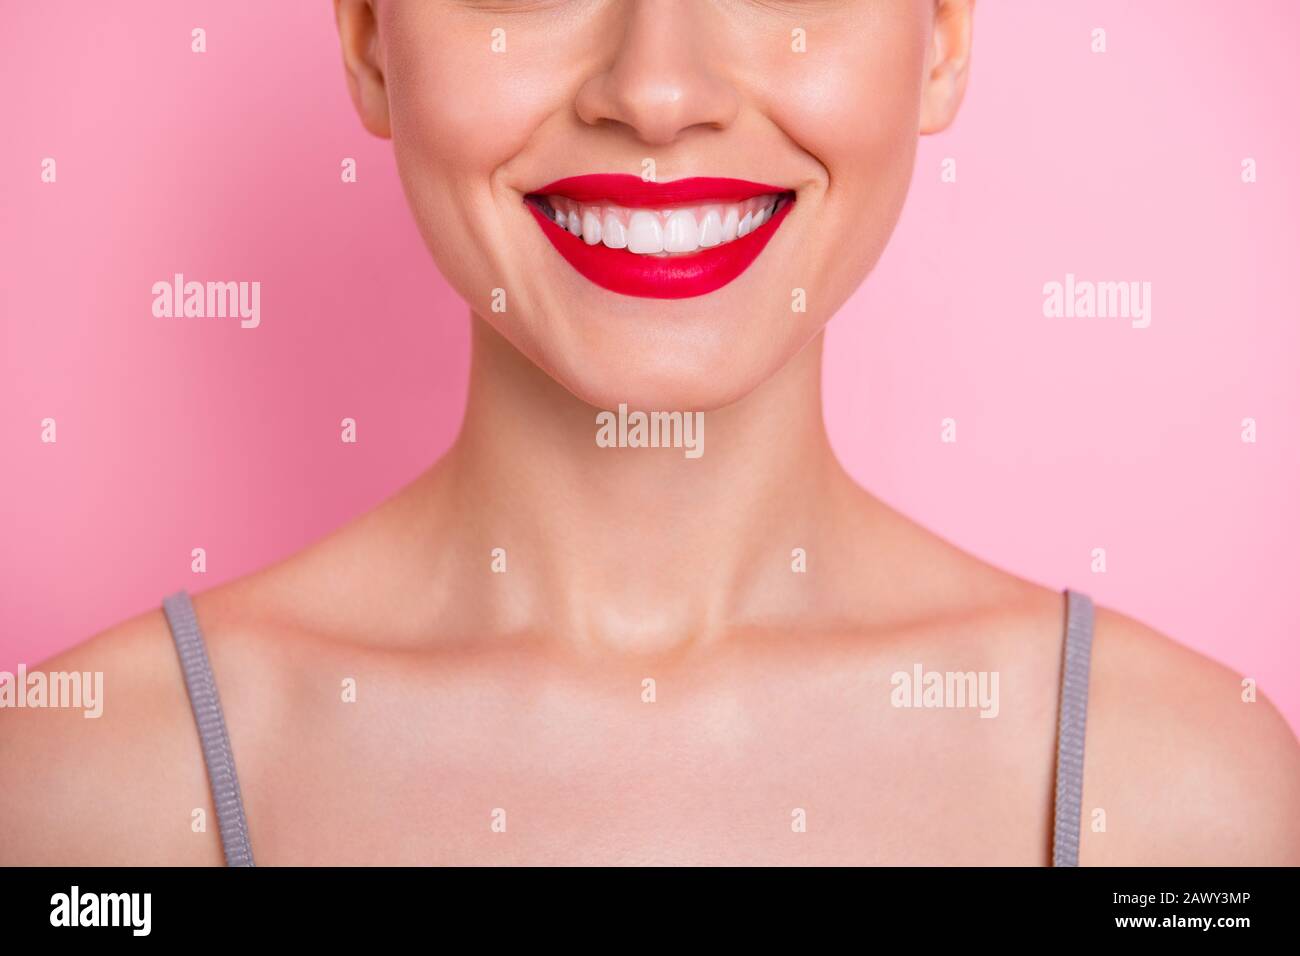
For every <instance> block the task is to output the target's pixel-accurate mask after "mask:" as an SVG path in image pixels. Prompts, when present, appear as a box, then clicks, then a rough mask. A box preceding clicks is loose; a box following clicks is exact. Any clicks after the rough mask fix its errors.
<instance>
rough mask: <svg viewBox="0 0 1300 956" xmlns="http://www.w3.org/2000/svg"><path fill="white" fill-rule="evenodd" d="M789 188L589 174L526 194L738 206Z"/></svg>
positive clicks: (586, 200) (723, 180) (724, 180)
mask: <svg viewBox="0 0 1300 956" xmlns="http://www.w3.org/2000/svg"><path fill="white" fill-rule="evenodd" d="M791 191H792V190H791V189H790V188H789V187H788V186H773V185H771V184H768V183H755V182H751V181H749V180H747V179H731V178H728V177H725V176H692V177H689V178H687V179H674V180H671V181H669V182H664V183H656V182H646V181H645V180H644V179H642V178H641V177H639V176H629V175H627V174H625V173H591V174H588V175H585V176H568V177H566V178H564V179H557V180H556V181H555V182H553V183H548V184H547V185H545V186H542V187H540V188H538V189H534V190H532V191H531V192H529V193H528V195H530V196H567V197H568V198H569V199H572V200H573V201H574V202H580V203H599V202H606V203H611V204H613V205H617V206H650V207H657V206H671V205H675V204H677V203H693V202H707V201H713V202H741V201H743V200H745V199H752V198H753V197H754V196H767V195H771V194H773V193H786V192H791Z"/></svg>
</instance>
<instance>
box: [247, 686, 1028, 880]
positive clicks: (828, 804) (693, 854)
mask: <svg viewBox="0 0 1300 956" xmlns="http://www.w3.org/2000/svg"><path fill="white" fill-rule="evenodd" d="M408 676H410V678H411V680H410V685H409V686H407V685H408V681H407V680H404V679H397V678H394V679H391V680H386V681H374V680H372V681H370V682H368V683H369V685H370V686H369V694H370V697H369V699H367V697H366V696H365V695H364V692H365V691H366V689H367V682H363V683H362V684H361V685H360V687H359V688H358V694H357V699H356V700H355V701H354V702H353V703H351V704H346V703H344V702H342V701H340V702H339V703H338V704H337V705H336V704H333V703H331V704H329V705H328V706H325V705H324V704H319V703H318V704H317V705H315V706H314V709H313V714H312V716H311V717H310V718H308V717H306V716H302V715H300V716H299V717H296V718H294V719H293V720H290V721H287V722H285V723H283V724H282V727H284V728H286V732H282V733H281V735H280V739H279V744H280V753H279V757H278V759H274V760H268V759H266V754H265V751H264V750H263V748H261V747H259V748H258V751H259V753H258V757H257V759H256V767H257V769H256V771H255V773H256V778H257V779H256V782H255V784H254V783H253V781H252V780H250V781H249V784H251V785H249V784H246V786H245V790H246V799H247V800H248V804H249V818H250V826H251V828H252V834H253V840H254V848H255V852H256V853H257V854H258V857H259V860H263V861H265V862H267V863H283V864H315V863H335V864H337V863H345V864H378V863H395V864H411V865H424V864H442V865H497V864H539V865H549V864H561V865H565V864H577V865H582V864H592V865H602V864H615V865H617V864H665V865H670V864H686V865H692V864H740V865H766V864H796V865H799V864H808V865H819V864H904V865H913V864H918V865H919V864H952V863H981V864H992V863H1006V864H1029V865H1033V864H1038V863H1041V862H1043V861H1044V859H1045V858H1046V854H1047V845H1046V834H1047V818H1048V813H1049V810H1050V801H1051V790H1050V767H1051V763H1050V732H1049V733H1047V734H1034V733H1024V730H1025V728H1024V727H1020V728H1017V727H1015V726H1013V724H1014V723H1015V722H1016V719H1017V718H1016V715H1015V714H1014V713H1012V714H1010V715H1008V714H1007V713H1006V712H1005V709H1004V712H1003V713H1001V714H1000V715H999V717H998V719H997V720H984V719H981V718H980V717H979V716H978V714H977V713H973V712H970V711H968V710H955V709H954V710H943V709H937V708H934V709H929V710H924V709H920V710H918V709H914V708H901V707H898V706H896V704H897V701H896V700H895V702H894V703H892V704H891V700H890V693H889V692H890V687H889V686H888V683H887V678H884V677H880V678H874V679H873V678H872V677H871V675H870V674H866V675H865V676H863V675H859V676H857V677H855V678H854V679H850V680H844V681H838V682H836V681H833V680H832V681H830V682H829V683H827V682H824V681H819V680H818V679H817V678H816V676H815V675H811V676H806V677H805V678H803V679H797V680H778V681H768V680H762V679H752V680H751V679H744V678H733V679H729V680H725V681H720V682H717V683H713V684H706V685H704V686H691V687H689V688H688V687H685V686H678V687H677V688H676V689H674V687H673V685H672V683H671V681H670V682H669V683H668V685H667V686H665V684H664V682H663V681H655V682H653V683H652V684H650V685H647V684H646V683H645V679H644V678H643V679H641V680H636V679H635V678H634V675H621V674H620V675H613V676H611V677H610V678H609V680H608V681H606V682H600V683H598V685H596V686H593V685H592V684H591V683H590V682H589V681H586V682H584V683H583V684H582V685H578V684H573V683H569V682H566V681H562V680H561V681H556V680H555V679H553V678H552V677H543V676H541V675H537V674H534V675H532V677H531V678H529V677H528V676H526V675H524V676H520V675H518V674H515V675H514V676H510V672H504V671H503V672H498V673H495V674H486V675H485V674H475V673H460V674H459V675H452V674H446V673H444V674H443V677H442V679H440V680H438V681H434V682H433V683H432V684H429V683H426V682H422V681H421V680H420V679H419V677H418V675H408ZM650 691H653V693H650ZM665 692H667V693H666V695H665ZM300 706H303V707H310V706H312V705H309V704H300ZM999 721H1001V723H999ZM289 727H292V728H296V729H295V730H293V731H291V732H287V728H289ZM1048 730H1050V728H1048ZM1018 731H1019V732H1018Z"/></svg>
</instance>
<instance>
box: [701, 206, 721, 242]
mask: <svg viewBox="0 0 1300 956" xmlns="http://www.w3.org/2000/svg"><path fill="white" fill-rule="evenodd" d="M720 242H722V217H721V216H719V215H718V211H717V210H716V209H710V210H709V211H708V212H706V213H705V214H704V222H702V223H700V247H701V248H703V249H712V248H713V247H714V246H716V245H717V244H718V243H720Z"/></svg>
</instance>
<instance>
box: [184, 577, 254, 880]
mask: <svg viewBox="0 0 1300 956" xmlns="http://www.w3.org/2000/svg"><path fill="white" fill-rule="evenodd" d="M162 606H163V613H164V614H166V615H167V625H168V627H170V628H171V632H172V640H174V641H175V642H176V651H177V653H178V654H179V655H180V658H181V669H182V670H183V671H184V672H185V687H186V689H187V690H188V691H189V695H190V706H191V707H192V708H194V720H195V723H197V724H198V728H199V743H200V744H201V745H202V747H203V762H204V764H205V765H206V766H207V769H208V782H209V785H210V786H211V788H212V802H213V805H214V806H215V807H216V808H217V827H218V828H219V829H220V831H221V847H222V849H223V850H224V851H225V854H226V865H227V866H252V865H253V847H252V845H251V844H250V843H249V842H248V822H247V820H246V819H245V817H244V800H243V797H241V796H240V793H239V777H238V776H236V774H235V757H234V754H233V753H232V752H231V749H230V735H229V733H227V732H226V718H225V716H224V715H223V714H222V712H221V699H220V698H219V697H218V696H217V682H216V681H215V680H214V679H213V677H212V665H211V664H210V663H209V662H208V649H207V646H206V645H205V644H204V643H203V633H202V632H201V631H200V630H199V621H198V618H197V617H195V616H194V605H193V603H191V601H190V596H189V594H187V593H186V592H185V591H177V592H176V593H175V594H172V595H170V596H168V597H166V598H164V599H163V605H162Z"/></svg>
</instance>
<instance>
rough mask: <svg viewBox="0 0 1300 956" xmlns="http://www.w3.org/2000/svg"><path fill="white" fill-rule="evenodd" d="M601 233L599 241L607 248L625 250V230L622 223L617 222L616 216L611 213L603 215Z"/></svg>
mask: <svg viewBox="0 0 1300 956" xmlns="http://www.w3.org/2000/svg"><path fill="white" fill-rule="evenodd" d="M602 231H603V232H604V235H603V236H601V239H602V240H603V241H604V243H605V245H607V246H609V248H611V249H626V248H627V229H625V228H624V227H623V223H622V222H621V221H620V220H619V218H618V216H616V215H614V214H613V213H612V212H607V213H605V222H604V224H603V226H602Z"/></svg>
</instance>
